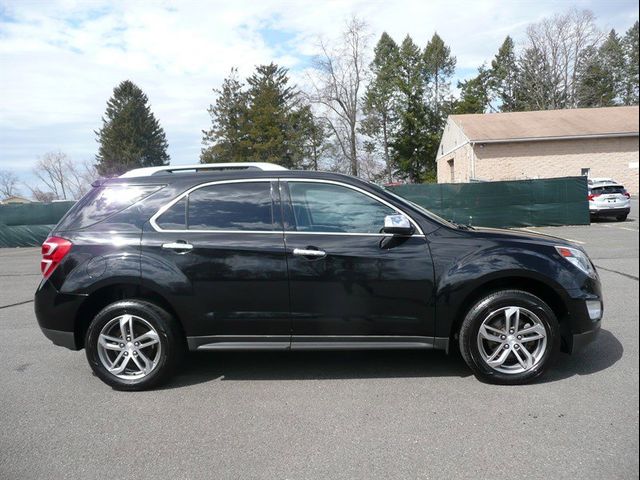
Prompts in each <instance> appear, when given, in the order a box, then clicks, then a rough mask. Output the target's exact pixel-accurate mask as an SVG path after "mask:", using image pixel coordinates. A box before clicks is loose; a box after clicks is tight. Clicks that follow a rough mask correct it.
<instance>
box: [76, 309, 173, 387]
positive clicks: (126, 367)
mask: <svg viewBox="0 0 640 480" xmlns="http://www.w3.org/2000/svg"><path fill="white" fill-rule="evenodd" d="M85 349H86V353H87V360H88V361H89V365H90V366H91V368H92V369H93V371H94V372H95V374H96V375H97V376H98V377H99V378H100V379H101V380H102V381H103V382H105V383H106V384H108V385H110V386H111V387H113V388H115V389H116V390H145V389H148V388H152V387H156V386H158V385H160V384H161V383H162V382H164V381H166V380H167V379H168V378H169V377H170V375H171V374H172V373H173V371H174V369H175V367H176V365H177V363H178V362H179V360H180V358H181V356H182V352H183V342H182V339H181V333H180V330H179V328H177V324H176V321H175V320H174V319H173V318H172V317H171V315H169V314H168V313H167V312H166V311H165V310H163V309H162V308H160V307H158V306H156V305H154V304H151V303H149V302H145V301H141V300H124V301H119V302H115V303H112V304H111V305H108V306H107V307H105V308H104V309H102V310H101V311H100V312H99V313H98V314H97V315H96V316H95V318H94V319H93V321H92V322H91V324H90V325H89V329H88V330H87V335H86V339H85Z"/></svg>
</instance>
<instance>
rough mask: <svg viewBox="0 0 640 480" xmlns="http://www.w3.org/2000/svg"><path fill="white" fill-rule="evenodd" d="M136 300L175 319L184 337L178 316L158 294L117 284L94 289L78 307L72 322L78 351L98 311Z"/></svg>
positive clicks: (134, 285) (130, 284)
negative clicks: (159, 308)
mask: <svg viewBox="0 0 640 480" xmlns="http://www.w3.org/2000/svg"><path fill="white" fill-rule="evenodd" d="M136 299H137V300H143V301H146V302H149V303H153V304H155V305H157V306H158V307H161V308H162V309H164V310H165V311H167V312H168V313H169V314H170V315H171V316H172V317H173V318H175V319H176V321H177V323H178V325H179V327H180V330H181V332H182V334H183V336H184V327H183V325H182V321H181V319H180V317H179V315H178V314H177V312H176V310H175V309H174V308H173V307H172V306H171V304H170V303H169V301H167V299H166V298H165V297H164V296H163V295H162V294H161V293H160V292H158V291H156V290H153V289H151V288H149V287H146V286H143V285H140V284H136V283H134V282H129V283H117V284H111V285H106V286H102V287H100V288H98V289H96V290H95V291H93V292H91V293H90V294H89V295H87V298H86V299H85V300H84V302H82V304H81V305H80V308H79V309H78V312H77V313H76V317H75V320H74V336H75V341H76V345H77V347H78V349H81V348H84V339H85V336H86V333H87V330H88V328H89V324H90V323H91V320H93V318H94V317H95V316H96V315H97V313H98V312H99V311H100V310H102V309H103V308H104V307H106V306H107V305H110V304H111V303H113V302H117V301H119V300H136ZM185 338H186V337H185Z"/></svg>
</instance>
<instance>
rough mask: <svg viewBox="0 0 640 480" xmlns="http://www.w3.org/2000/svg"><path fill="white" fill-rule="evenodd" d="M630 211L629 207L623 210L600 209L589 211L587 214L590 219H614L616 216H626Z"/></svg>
mask: <svg viewBox="0 0 640 480" xmlns="http://www.w3.org/2000/svg"><path fill="white" fill-rule="evenodd" d="M630 211H631V208H630V207H625V208H601V209H595V210H591V209H589V214H591V216H592V217H614V216H616V215H628V214H629V212H630Z"/></svg>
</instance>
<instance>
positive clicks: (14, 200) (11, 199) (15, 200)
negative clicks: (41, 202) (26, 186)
mask: <svg viewBox="0 0 640 480" xmlns="http://www.w3.org/2000/svg"><path fill="white" fill-rule="evenodd" d="M0 203H31V200H29V199H28V198H24V197H21V196H19V195H11V196H10V197H6V198H3V199H2V200H0Z"/></svg>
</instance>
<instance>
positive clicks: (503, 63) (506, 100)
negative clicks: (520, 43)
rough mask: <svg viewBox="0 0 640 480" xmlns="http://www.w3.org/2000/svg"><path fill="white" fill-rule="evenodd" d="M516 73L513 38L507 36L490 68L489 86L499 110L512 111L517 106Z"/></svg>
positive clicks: (516, 64) (516, 61) (516, 63)
mask: <svg viewBox="0 0 640 480" xmlns="http://www.w3.org/2000/svg"><path fill="white" fill-rule="evenodd" d="M518 75H519V72H518V59H517V57H516V53H515V47H514V43H513V39H512V38H511V37H509V36H507V38H505V39H504V42H502V45H501V46H500V48H499V49H498V53H497V54H496V56H495V58H494V59H493V60H492V62H491V70H490V81H491V84H490V87H491V90H492V91H493V92H494V93H495V96H496V99H497V101H498V102H499V107H500V111H501V112H513V111H515V110H516V108H517V99H516V88H517V81H518Z"/></svg>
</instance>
